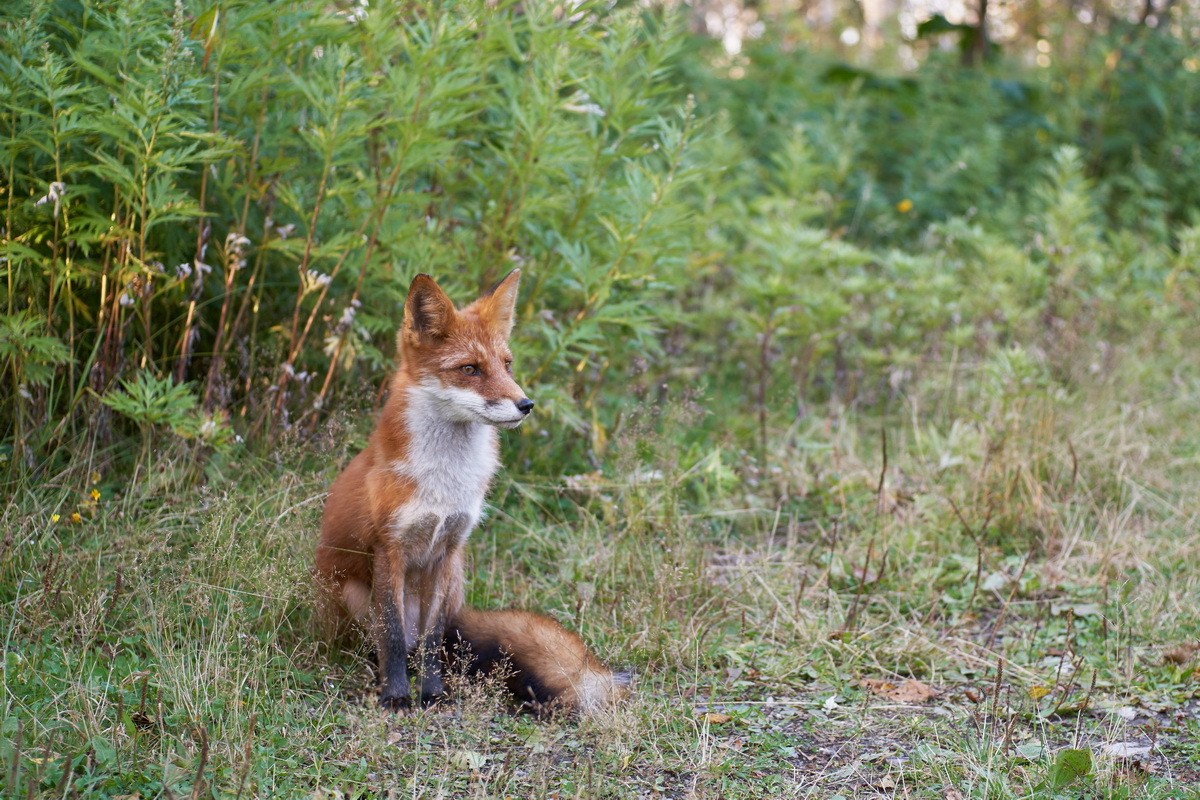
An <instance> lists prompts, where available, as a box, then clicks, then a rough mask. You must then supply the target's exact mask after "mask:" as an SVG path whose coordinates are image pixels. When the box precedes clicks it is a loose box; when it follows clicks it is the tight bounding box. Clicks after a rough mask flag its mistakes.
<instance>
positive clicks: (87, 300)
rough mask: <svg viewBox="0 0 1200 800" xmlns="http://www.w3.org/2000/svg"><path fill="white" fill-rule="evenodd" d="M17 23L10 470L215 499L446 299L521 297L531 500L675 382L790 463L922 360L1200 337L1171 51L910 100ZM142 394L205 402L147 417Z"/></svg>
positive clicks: (615, 29)
mask: <svg viewBox="0 0 1200 800" xmlns="http://www.w3.org/2000/svg"><path fill="white" fill-rule="evenodd" d="M5 14H6V20H5V25H4V28H3V36H2V41H0V87H2V94H0V126H2V131H0V163H3V165H4V172H5V175H6V177H7V179H8V180H7V181H6V182H5V187H4V195H3V198H2V200H3V206H4V208H3V212H4V238H3V242H2V244H0V253H2V256H0V257H2V258H3V269H4V279H5V290H6V296H5V303H4V309H3V311H4V313H3V316H2V317H0V357H2V358H3V368H4V370H5V372H6V383H7V384H8V385H9V386H10V387H12V388H14V389H15V391H10V392H5V394H4V396H3V398H0V440H2V441H3V442H5V445H4V447H5V454H6V455H7V456H10V457H11V460H12V462H13V463H14V464H17V465H19V466H20V468H22V469H27V468H30V467H34V466H36V465H38V464H46V463H61V462H62V461H63V459H64V458H66V457H67V454H69V453H76V452H78V445H80V444H81V443H82V444H83V446H84V447H85V448H87V449H88V450H90V451H92V452H94V453H100V454H102V455H100V461H102V462H111V463H113V464H114V465H115V466H117V467H119V468H121V469H125V468H128V467H129V466H130V463H129V460H128V458H127V457H126V456H125V455H123V454H124V453H128V452H135V451H138V450H139V449H141V448H137V447H135V448H132V449H131V448H128V447H125V446H124V445H123V442H125V440H126V439H127V438H129V437H134V438H137V439H139V440H140V441H141V442H142V444H143V445H145V444H146V443H147V441H148V439H149V438H151V437H153V436H155V434H156V432H158V431H166V432H168V433H170V434H172V435H171V436H168V437H167V439H166V440H163V441H172V442H175V444H176V446H180V447H184V448H185V449H186V450H187V451H188V452H189V453H191V454H193V455H194V456H196V457H198V459H199V461H200V462H202V463H204V464H206V465H207V466H208V468H209V473H210V475H215V474H217V473H219V472H220V468H221V461H222V458H227V457H228V456H229V455H230V454H231V453H232V452H234V451H236V449H237V448H238V447H240V446H243V445H242V443H243V442H245V443H246V446H250V447H260V446H263V445H266V444H270V443H271V442H273V441H275V440H276V439H277V437H278V436H279V435H280V434H281V433H284V432H289V431H291V432H299V433H302V434H308V433H311V432H312V431H313V430H315V429H316V428H317V427H318V426H320V425H321V424H322V423H323V421H324V420H325V419H326V417H327V415H328V414H329V412H330V410H331V409H334V408H337V407H341V408H348V409H358V408H363V407H367V406H369V405H370V400H371V398H372V397H373V396H374V391H373V390H374V387H375V386H376V385H377V384H378V381H379V380H380V378H381V376H382V375H384V374H385V373H386V372H387V371H388V369H389V366H390V362H391V358H392V352H393V349H392V345H391V340H392V335H393V333H394V330H395V328H396V326H397V324H398V321H399V319H400V316H401V304H402V300H403V296H404V291H405V289H406V286H407V282H408V280H409V279H410V278H411V277H412V275H414V274H415V273H416V272H418V271H424V272H429V273H432V274H434V275H435V276H437V277H438V278H439V279H440V280H441V281H443V282H444V283H445V284H447V286H448V287H449V289H450V291H451V292H452V294H454V295H455V296H457V297H459V298H463V299H467V298H470V297H472V296H474V293H476V292H477V291H479V290H480V289H481V288H483V287H486V286H487V285H488V284H489V283H490V282H492V281H493V280H495V279H496V278H497V277H498V276H500V275H502V274H503V273H504V272H505V271H507V270H508V269H510V268H511V267H512V266H514V265H521V266H522V267H523V268H524V269H525V274H526V276H527V277H526V279H525V283H524V287H523V294H522V301H521V302H522V307H521V321H520V331H519V338H520V342H519V344H518V350H519V352H520V353H521V355H522V361H521V364H520V365H519V368H518V371H519V374H520V375H521V376H522V378H523V380H524V381H525V382H526V383H527V384H529V387H530V391H531V392H532V393H534V394H535V396H536V397H537V398H538V400H539V402H540V405H539V409H540V411H541V412H542V413H539V420H540V422H541V426H540V427H539V428H538V429H537V430H536V431H530V435H529V436H526V437H523V438H521V439H520V440H518V443H517V444H516V445H515V448H516V449H517V450H518V451H519V461H520V463H522V464H523V465H525V466H526V467H527V468H530V469H532V470H534V471H538V472H559V471H563V470H578V469H581V468H586V467H589V466H595V465H596V464H598V463H600V462H601V461H602V460H603V458H604V455H605V450H606V445H607V442H608V441H609V439H610V438H611V437H612V436H613V435H614V434H615V433H616V432H618V431H619V430H620V427H621V424H622V420H623V417H622V414H621V408H622V406H623V405H624V404H626V403H627V402H628V401H630V400H640V399H644V398H645V397H647V396H648V395H650V396H653V395H654V394H655V393H661V390H660V389H659V388H656V387H661V386H662V385H663V382H664V381H665V382H666V383H667V384H668V385H670V386H671V387H673V388H674V387H676V386H678V385H680V384H681V383H682V384H683V385H687V386H689V387H692V391H693V393H694V392H695V391H696V388H695V387H699V392H700V393H702V394H705V395H706V396H707V397H708V398H709V399H708V401H707V402H710V403H711V404H712V405H714V406H724V405H725V404H726V403H732V406H734V407H737V406H741V407H744V408H745V407H749V406H751V405H752V406H753V407H754V409H756V410H757V416H758V420H757V425H758V427H759V429H760V431H759V432H760V434H761V433H762V432H763V431H765V420H766V417H767V416H771V415H776V414H779V413H780V412H781V411H783V412H784V413H789V412H787V409H789V408H791V409H793V410H794V408H795V407H796V404H797V403H800V402H803V399H804V398H813V397H817V398H820V397H829V396H836V397H838V398H840V399H841V400H842V401H845V402H866V403H868V404H871V403H877V402H881V401H886V399H887V397H888V396H889V395H894V394H895V393H896V391H898V390H899V389H900V388H901V386H902V385H903V384H904V382H905V381H906V380H908V379H909V378H910V377H911V376H912V374H913V373H914V372H916V371H919V370H920V369H921V368H922V365H923V364H925V363H928V362H929V361H930V360H932V361H934V362H936V361H939V360H943V359H945V358H948V357H950V355H951V354H955V356H954V357H956V358H957V357H961V356H962V355H964V354H967V355H969V354H978V353H981V352H985V351H987V350H988V349H989V348H992V347H995V346H998V345H1004V344H1007V343H1009V342H1012V341H1015V340H1021V341H1025V342H1030V341H1032V340H1030V339H1029V337H1030V336H1033V337H1034V339H1035V340H1036V343H1038V344H1039V345H1045V347H1047V348H1051V349H1053V348H1056V347H1059V346H1060V345H1063V341H1064V339H1070V340H1071V341H1072V342H1075V341H1083V340H1087V341H1092V340H1095V339H1097V338H1099V339H1101V340H1105V341H1107V340H1108V339H1109V338H1111V337H1113V336H1119V335H1120V334H1121V332H1122V331H1123V330H1126V331H1127V330H1129V329H1137V328H1140V327H1141V325H1142V324H1143V321H1144V320H1145V319H1146V318H1147V317H1148V316H1150V315H1157V316H1163V315H1166V316H1175V317H1179V318H1184V317H1186V316H1187V315H1188V314H1189V313H1190V312H1192V311H1193V310H1194V302H1195V298H1196V290H1195V281H1196V275H1195V268H1194V266H1193V265H1191V264H1190V263H1188V262H1187V259H1186V257H1183V256H1182V251H1181V243H1187V242H1191V241H1192V240H1194V239H1195V236H1196V234H1195V232H1194V229H1192V228H1189V227H1187V226H1188V225H1189V224H1190V223H1191V219H1190V217H1189V214H1190V213H1191V209H1192V208H1193V207H1194V205H1195V204H1194V202H1193V200H1194V198H1193V194H1194V191H1195V190H1194V187H1195V185H1196V183H1197V182H1196V181H1195V180H1193V179H1192V178H1193V177H1194V176H1195V175H1196V174H1197V172H1198V171H1200V163H1198V164H1193V162H1194V161H1195V158H1194V156H1196V153H1195V152H1193V151H1195V150H1196V148H1195V146H1194V142H1195V141H1196V134H1197V133H1198V132H1200V131H1198V130H1197V128H1198V127H1200V121H1198V120H1197V118H1196V113H1195V111H1194V109H1193V95H1194V91H1195V90H1194V87H1195V83H1196V82H1195V80H1194V79H1193V78H1192V75H1193V73H1189V72H1187V71H1186V70H1187V67H1185V66H1184V61H1185V60H1186V58H1185V54H1186V53H1187V52H1189V51H1188V50H1187V47H1188V43H1187V42H1186V41H1183V40H1182V39H1181V38H1179V37H1173V36H1171V35H1169V34H1165V33H1156V34H1149V35H1148V36H1152V38H1153V41H1148V40H1147V38H1146V37H1145V36H1143V37H1142V38H1132V37H1131V36H1130V35H1127V34H1123V37H1124V38H1118V37H1117V36H1116V35H1113V36H1112V37H1110V40H1109V41H1105V42H1102V43H1098V44H1096V45H1092V46H1089V47H1087V48H1085V49H1084V50H1083V51H1082V52H1080V53H1078V54H1077V58H1076V59H1075V60H1073V61H1070V62H1067V63H1065V64H1064V66H1062V67H1060V68H1056V69H1050V70H1038V71H1036V72H1029V71H1028V70H1022V69H1016V68H1014V67H1013V66H1012V65H1010V64H1003V65H992V66H991V67H989V68H985V69H976V70H971V69H964V68H962V67H960V66H959V65H958V64H956V63H952V62H950V61H949V60H946V59H943V58H941V57H939V56H937V55H936V54H934V55H933V56H932V57H930V58H929V59H928V60H927V61H926V63H925V64H924V65H923V66H922V67H921V69H920V70H918V71H917V72H915V73H912V74H909V75H903V76H899V77H895V76H889V75H886V74H882V73H874V72H871V71H868V70H865V69H863V68H860V67H852V66H849V65H846V64H844V63H840V62H836V61H831V60H829V59H827V58H825V57H822V56H818V55H813V54H808V53H805V52H802V51H801V50H798V49H796V48H795V47H794V46H789V45H788V41H789V40H788V39H787V37H786V36H785V35H782V34H783V33H786V31H785V30H782V31H781V32H779V35H767V36H766V37H764V38H763V39H762V40H759V41H757V42H754V43H752V44H751V46H750V48H749V49H748V51H747V52H746V54H745V57H744V58H743V59H741V61H743V62H744V63H740V62H739V63H738V64H731V63H729V60H728V59H727V58H726V57H725V56H724V54H723V53H722V52H721V51H720V50H719V48H717V47H716V45H714V44H713V43H710V42H707V41H704V40H702V39H699V38H697V37H695V36H690V35H687V34H686V33H685V32H684V29H683V26H682V24H681V22H680V20H678V19H675V18H673V17H672V16H671V15H669V14H666V13H665V12H651V11H646V10H642V9H637V8H615V9H609V8H608V7H607V6H581V7H580V8H579V9H578V10H577V12H576V13H574V14H571V15H566V14H564V13H562V12H561V10H558V9H556V8H555V7H553V6H550V5H544V4H529V5H528V6H525V5H520V6H518V5H511V4H498V5H497V4H490V3H455V4H434V3H430V4H421V3H415V4H414V3H394V4H390V3H384V4H376V5H375V6H372V7H370V12H369V13H367V7H365V6H362V7H360V6H357V5H345V6H339V7H330V6H327V5H325V4H323V3H294V4H288V5H287V6H286V7H283V8H281V7H276V6H273V5H266V4H260V3H254V2H224V3H220V4H216V5H191V4H186V3H184V4H177V5H175V6H172V5H171V4H169V3H167V2H165V1H164V0H138V2H132V3H119V4H105V3H93V2H83V3H73V2H30V3H14V4H10V5H9V7H8V10H7V11H6V12H5ZM1114 52H1115V53H1118V54H1119V56H1120V57H1119V58H1117V59H1116V65H1115V66H1111V64H1112V61H1113V58H1112V54H1113V53H1114ZM1105 59H1107V60H1106V61H1105V63H1106V64H1108V65H1109V66H1105V67H1104V68H1103V69H1099V70H1097V69H1095V68H1096V67H1097V65H1098V64H1100V62H1101V61H1102V60H1105ZM1097 75H1099V76H1100V77H1099V78H1097V77H1096V76H1097ZM1098 131H1102V135H1099V134H1098V133H1097V132H1098ZM1110 300H1111V301H1112V302H1109V301H1110ZM1101 306H1102V307H1101ZM1070 344H1071V342H1068V343H1067V345H1070ZM1068 349H1069V348H1068ZM1068 360H1070V359H1068ZM1063 366H1064V368H1070V365H1069V364H1066V363H1064V365H1063ZM143 372H145V373H149V375H151V376H153V377H154V378H155V379H161V380H160V382H159V383H156V384H147V383H144V382H143V383H141V384H138V385H140V386H141V387H142V388H143V389H145V388H146V387H147V386H151V385H154V386H159V387H161V390H162V391H163V392H173V393H177V392H178V391H179V390H178V389H175V388H172V384H177V385H183V386H186V387H187V391H188V392H190V394H191V395H192V396H193V397H194V400H195V401H194V402H192V403H184V404H183V405H172V406H171V407H172V408H173V409H174V410H173V411H172V413H171V414H168V415H166V416H161V417H152V416H147V414H144V413H141V412H139V411H138V410H137V409H138V408H139V406H138V404H137V403H136V402H130V401H129V389H128V387H127V386H126V384H125V383H124V382H127V381H129V380H132V379H134V378H135V377H136V376H137V375H139V374H141V373H143ZM168 378H169V379H170V380H169V381H167V379H168ZM138 380H142V379H140V378H139V379H138ZM123 386H125V388H122V387H123ZM746 387H753V388H752V389H751V391H750V393H749V394H750V396H749V397H747V396H745V395H746ZM113 412H116V413H115V414H114V413H113ZM747 419H749V417H747ZM580 434H583V436H582V437H581V436H580ZM547 438H548V439H549V441H550V442H551V443H552V445H551V446H550V447H546V446H545V440H546V439H547ZM214 455H215V456H216V458H215V459H213V458H212V457H213V456H214ZM135 466H145V465H144V464H142V463H141V461H140V460H139V461H138V462H137V464H136V465H135ZM189 474H191V473H189ZM184 477H185V478H186V477H187V476H186V475H185V476H184ZM188 479H190V478H188Z"/></svg>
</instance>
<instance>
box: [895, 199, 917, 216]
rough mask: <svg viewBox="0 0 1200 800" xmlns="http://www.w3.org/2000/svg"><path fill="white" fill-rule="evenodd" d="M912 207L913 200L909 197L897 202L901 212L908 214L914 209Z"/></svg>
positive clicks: (898, 209) (897, 207)
mask: <svg viewBox="0 0 1200 800" xmlns="http://www.w3.org/2000/svg"><path fill="white" fill-rule="evenodd" d="M912 209H913V201H912V200H909V199H908V198H907V197H906V198H904V199H903V200H901V201H900V202H899V203H896V210H897V211H899V212H900V213H901V214H907V213H908V212H910V211H912Z"/></svg>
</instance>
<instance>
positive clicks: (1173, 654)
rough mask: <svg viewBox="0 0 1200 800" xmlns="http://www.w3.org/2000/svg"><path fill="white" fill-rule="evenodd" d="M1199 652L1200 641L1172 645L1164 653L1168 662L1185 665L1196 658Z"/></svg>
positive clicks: (1164, 657)
mask: <svg viewBox="0 0 1200 800" xmlns="http://www.w3.org/2000/svg"><path fill="white" fill-rule="evenodd" d="M1197 653H1200V642H1188V643H1187V644H1181V645H1178V646H1177V647H1172V648H1171V649H1170V650H1168V651H1167V652H1165V653H1163V661H1164V662H1165V663H1167V664H1176V665H1178V666H1183V665H1184V664H1187V663H1188V662H1190V661H1191V660H1192V659H1193V658H1195V657H1196V654H1197Z"/></svg>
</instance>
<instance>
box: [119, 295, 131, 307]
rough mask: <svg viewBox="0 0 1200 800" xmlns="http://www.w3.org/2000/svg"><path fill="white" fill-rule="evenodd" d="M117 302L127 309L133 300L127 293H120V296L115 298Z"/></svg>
mask: <svg viewBox="0 0 1200 800" xmlns="http://www.w3.org/2000/svg"><path fill="white" fill-rule="evenodd" d="M117 302H118V303H120V304H121V305H123V306H125V307H127V308H128V307H129V306H131V305H133V298H132V297H130V296H129V292H121V296H120V297H118V298H117Z"/></svg>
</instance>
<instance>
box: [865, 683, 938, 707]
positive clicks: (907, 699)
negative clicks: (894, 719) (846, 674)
mask: <svg viewBox="0 0 1200 800" xmlns="http://www.w3.org/2000/svg"><path fill="white" fill-rule="evenodd" d="M859 685H860V686H863V687H864V688H866V689H868V690H869V691H871V692H873V693H874V694H878V695H882V696H883V697H886V698H888V699H889V700H894V701H895V702H897V703H904V704H906V705H920V704H922V703H928V702H929V701H930V700H932V699H933V698H934V697H937V692H935V691H934V690H933V689H931V688H930V687H929V685H928V684H925V683H922V682H921V681H918V680H915V679H913V678H908V679H907V680H904V681H901V682H900V683H899V684H895V683H891V682H889V681H884V680H879V679H877V678H863V679H862V680H861V681H859Z"/></svg>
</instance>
